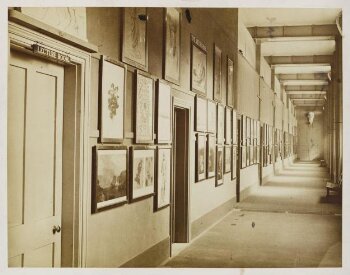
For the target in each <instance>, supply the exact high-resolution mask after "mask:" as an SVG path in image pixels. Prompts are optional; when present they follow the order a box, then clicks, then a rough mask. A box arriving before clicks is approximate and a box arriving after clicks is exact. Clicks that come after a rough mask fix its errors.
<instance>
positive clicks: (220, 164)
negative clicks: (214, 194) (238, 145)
mask: <svg viewBox="0 0 350 275" xmlns="http://www.w3.org/2000/svg"><path fill="white" fill-rule="evenodd" d="M223 177H224V147H223V146H222V145H218V146H216V181H215V186H220V185H222V184H223V183H224V180H223Z"/></svg>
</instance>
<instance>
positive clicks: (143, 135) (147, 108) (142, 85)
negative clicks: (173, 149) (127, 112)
mask: <svg viewBox="0 0 350 275" xmlns="http://www.w3.org/2000/svg"><path fill="white" fill-rule="evenodd" d="M153 102H154V79H153V78H152V76H150V75H149V74H146V73H144V72H141V71H139V70H137V72H136V96H135V103H136V104H135V113H136V114H135V115H134V119H135V123H134V125H135V129H134V132H135V143H153V142H154V141H153V133H154V125H153V121H154V119H153V118H154V105H153Z"/></svg>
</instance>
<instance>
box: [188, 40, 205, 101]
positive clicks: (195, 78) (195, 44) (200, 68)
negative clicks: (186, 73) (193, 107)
mask: <svg viewBox="0 0 350 275" xmlns="http://www.w3.org/2000/svg"><path fill="white" fill-rule="evenodd" d="M191 90H192V91H193V92H196V93H200V94H203V95H205V96H206V95H207V47H206V46H205V45H204V44H203V43H202V42H201V41H200V40H198V39H197V38H196V37H195V36H194V35H193V34H191Z"/></svg>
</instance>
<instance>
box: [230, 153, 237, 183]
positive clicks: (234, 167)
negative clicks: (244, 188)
mask: <svg viewBox="0 0 350 275" xmlns="http://www.w3.org/2000/svg"><path fill="white" fill-rule="evenodd" d="M236 177H237V146H232V172H231V180H233V179H235V178H236Z"/></svg>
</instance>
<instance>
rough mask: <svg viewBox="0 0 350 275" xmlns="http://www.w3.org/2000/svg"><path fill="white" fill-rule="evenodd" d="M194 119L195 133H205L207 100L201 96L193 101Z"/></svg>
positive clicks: (197, 96)
mask: <svg viewBox="0 0 350 275" xmlns="http://www.w3.org/2000/svg"><path fill="white" fill-rule="evenodd" d="M195 100H196V101H195V103H196V105H195V107H196V118H195V129H194V130H195V131H197V132H206V131H207V114H208V112H207V107H208V106H207V105H208V102H207V99H206V98H205V97H203V96H199V95H196V99H195Z"/></svg>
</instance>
